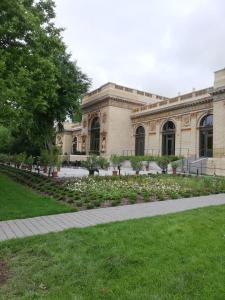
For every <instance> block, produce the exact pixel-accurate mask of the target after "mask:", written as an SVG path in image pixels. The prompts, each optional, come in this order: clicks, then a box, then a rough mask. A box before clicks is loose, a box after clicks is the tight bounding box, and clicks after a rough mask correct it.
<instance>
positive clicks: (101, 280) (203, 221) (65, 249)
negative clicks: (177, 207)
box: [0, 206, 225, 300]
mask: <svg viewBox="0 0 225 300" xmlns="http://www.w3.org/2000/svg"><path fill="white" fill-rule="evenodd" d="M224 220H225V206H218V207H210V208H204V209H198V210H193V211H189V212H184V213H179V214H172V215H168V216H160V217H154V218H146V219H140V220H131V221H126V222H120V223H112V224H108V225H101V226H97V227H92V228H86V229H79V230H78V229H73V230H68V231H65V232H62V233H57V234H48V235H45V236H39V237H33V238H27V239H23V240H14V241H9V242H4V243H2V244H1V247H0V249H1V250H0V259H1V258H2V260H4V262H7V264H8V267H9V271H8V274H9V275H8V276H9V278H8V280H7V281H6V282H5V283H4V284H3V285H2V286H1V291H0V299H54V300H55V299H60V300H61V299H66V300H68V299H79V300H80V299H90V300H93V299H116V300H117V299H129V300H130V299H134V300H137V299H146V300H149V299H150V300H152V299H157V300H165V299H166V300H177V299H179V300H196V299H198V300H207V299H210V300H212V299H215V300H224V296H225V221H224Z"/></svg>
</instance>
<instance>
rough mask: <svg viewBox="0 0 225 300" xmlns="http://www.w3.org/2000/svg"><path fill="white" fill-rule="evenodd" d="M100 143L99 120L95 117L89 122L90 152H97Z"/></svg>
mask: <svg viewBox="0 0 225 300" xmlns="http://www.w3.org/2000/svg"><path fill="white" fill-rule="evenodd" d="M99 144H100V122H99V118H98V117H96V118H94V119H93V120H92V123H91V139H90V152H91V153H95V154H99Z"/></svg>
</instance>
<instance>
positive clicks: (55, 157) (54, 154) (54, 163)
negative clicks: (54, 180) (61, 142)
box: [50, 146, 61, 177]
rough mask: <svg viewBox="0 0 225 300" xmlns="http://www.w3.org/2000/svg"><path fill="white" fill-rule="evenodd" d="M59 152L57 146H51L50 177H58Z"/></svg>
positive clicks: (59, 149)
mask: <svg viewBox="0 0 225 300" xmlns="http://www.w3.org/2000/svg"><path fill="white" fill-rule="evenodd" d="M60 153H61V148H60V147H58V146H53V147H52V149H51V152H50V165H51V167H52V177H58V172H59V171H60V166H61V161H60V158H59V155H60Z"/></svg>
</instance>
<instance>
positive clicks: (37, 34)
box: [0, 0, 90, 149]
mask: <svg viewBox="0 0 225 300" xmlns="http://www.w3.org/2000/svg"><path fill="white" fill-rule="evenodd" d="M54 17H55V12H54V2H53V1H52V0H39V1H34V0H17V1H14V0H1V1H0V123H2V124H4V125H5V124H9V121H10V124H11V127H13V129H14V135H16V136H17V137H18V136H21V140H23V141H24V139H25V140H26V143H23V144H24V145H26V144H29V143H31V144H32V143H33V144H34V145H35V146H37V148H43V147H46V148H47V149H50V148H51V145H52V143H53V141H54V128H55V125H56V124H57V123H58V124H62V122H63V121H64V120H65V119H66V118H67V117H68V116H69V117H71V118H72V116H73V115H74V112H75V111H76V110H77V111H79V103H80V99H81V97H82V95H83V94H84V93H85V92H86V91H87V89H88V87H89V85H90V81H89V79H88V77H87V76H86V75H85V74H84V73H82V71H81V70H80V69H79V68H78V66H77V64H76V63H75V62H72V61H71V57H70V55H69V54H68V53H67V51H66V46H65V44H64V42H63V40H62V37H61V29H60V28H57V27H56V26H55V24H54V22H53V21H54ZM19 140H20V139H19Z"/></svg>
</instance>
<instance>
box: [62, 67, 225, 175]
mask: <svg viewBox="0 0 225 300" xmlns="http://www.w3.org/2000/svg"><path fill="white" fill-rule="evenodd" d="M82 109H83V117H82V123H81V124H71V123H69V124H65V131H64V133H58V134H57V138H56V143H57V144H58V145H62V148H63V153H68V154H70V153H71V150H72V139H73V137H74V136H77V138H78V151H79V150H80V151H83V152H86V153H87V154H89V150H90V126H91V122H92V120H93V118H94V117H96V116H97V117H99V119H100V154H101V155H104V156H106V157H110V156H111V154H122V153H123V152H124V151H126V150H131V151H132V152H131V151H130V152H128V154H131V153H132V154H134V151H135V132H136V129H137V127H138V126H140V125H141V126H143V127H144V129H145V149H146V154H149V155H161V153H162V127H163V125H164V124H165V123H166V122H167V121H169V120H171V121H173V122H174V124H175V127H176V133H175V134H176V135H175V154H176V155H183V156H185V157H193V158H196V159H197V158H198V157H199V131H200V128H199V126H200V121H201V119H202V118H203V117H204V116H205V115H207V114H213V115H214V125H213V154H214V158H213V159H209V160H208V164H209V166H211V167H210V168H211V169H213V168H216V169H217V167H219V166H220V167H221V166H223V164H225V130H224V129H225V69H222V70H219V71H217V72H215V80H214V87H210V88H206V89H203V90H199V91H195V90H193V91H192V92H191V93H188V94H185V95H179V96H177V97H174V98H165V97H162V96H158V95H154V94H152V93H148V92H143V91H139V90H135V89H131V88H127V87H123V86H120V85H116V84H114V83H108V84H106V85H104V86H102V87H100V88H99V89H97V90H95V91H93V92H91V93H88V94H87V95H86V96H85V97H84V99H83V101H82ZM124 154H126V153H124ZM220 162H221V165H220ZM224 169H225V165H224ZM210 172H211V171H210ZM221 172H222V171H221ZM224 173H225V172H224Z"/></svg>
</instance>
